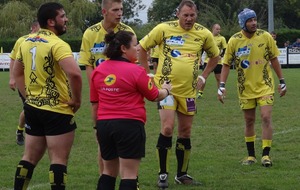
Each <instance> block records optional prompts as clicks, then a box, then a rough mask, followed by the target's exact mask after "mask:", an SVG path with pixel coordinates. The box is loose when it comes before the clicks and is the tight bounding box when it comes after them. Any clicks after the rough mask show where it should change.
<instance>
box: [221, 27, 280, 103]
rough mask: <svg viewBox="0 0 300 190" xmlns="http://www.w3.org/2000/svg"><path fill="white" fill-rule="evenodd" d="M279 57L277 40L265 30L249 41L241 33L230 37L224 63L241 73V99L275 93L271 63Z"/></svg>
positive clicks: (238, 85) (239, 83) (239, 89)
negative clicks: (232, 65)
mask: <svg viewBox="0 0 300 190" xmlns="http://www.w3.org/2000/svg"><path fill="white" fill-rule="evenodd" d="M278 55H279V50H278V48H277V46H276V43H275V41H274V39H273V38H272V36H271V35H270V34H269V33H268V32H266V31H264V30H260V29H258V30H257V31H256V32H255V34H254V35H253V36H252V37H251V38H250V39H249V38H247V37H246V36H245V35H244V34H243V32H242V31H240V32H238V33H236V34H234V35H233V36H232V37H231V38H230V40H229V42H228V46H227V48H226V52H225V55H224V59H223V63H224V64H227V65H231V64H234V66H235V68H236V70H237V72H238V80H237V87H238V94H239V98H241V99H253V98H258V97H262V96H264V95H268V94H273V93H274V87H275V84H274V79H273V74H272V71H271V66H270V60H271V59H273V58H275V57H278Z"/></svg>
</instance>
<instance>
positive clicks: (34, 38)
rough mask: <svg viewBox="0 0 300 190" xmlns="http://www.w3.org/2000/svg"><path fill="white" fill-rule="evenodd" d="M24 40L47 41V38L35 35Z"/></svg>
mask: <svg viewBox="0 0 300 190" xmlns="http://www.w3.org/2000/svg"><path fill="white" fill-rule="evenodd" d="M26 41H31V42H44V43H48V40H46V39H44V38H41V37H40V36H35V37H31V38H27V39H26Z"/></svg>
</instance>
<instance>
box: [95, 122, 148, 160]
mask: <svg viewBox="0 0 300 190" xmlns="http://www.w3.org/2000/svg"><path fill="white" fill-rule="evenodd" d="M144 125H145V124H144V123H143V122H141V121H138V120H133V119H110V120H98V121H97V124H96V127H97V138H98V142H99V144H100V150H101V156H102V158H103V159H104V160H112V159H115V158H118V157H120V158H125V159H139V158H142V157H145V143H146V132H145V127H144Z"/></svg>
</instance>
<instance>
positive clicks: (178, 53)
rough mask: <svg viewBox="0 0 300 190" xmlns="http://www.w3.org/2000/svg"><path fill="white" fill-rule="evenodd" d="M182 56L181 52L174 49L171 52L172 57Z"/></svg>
mask: <svg viewBox="0 0 300 190" xmlns="http://www.w3.org/2000/svg"><path fill="white" fill-rule="evenodd" d="M180 55H181V53H180V51H178V50H176V49H174V50H172V51H171V56H172V57H179V56H180Z"/></svg>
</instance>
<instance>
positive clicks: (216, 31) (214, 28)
mask: <svg viewBox="0 0 300 190" xmlns="http://www.w3.org/2000/svg"><path fill="white" fill-rule="evenodd" d="M220 32H221V26H220V25H219V24H214V25H213V26H212V33H213V35H214V36H217V35H219V34H220Z"/></svg>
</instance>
